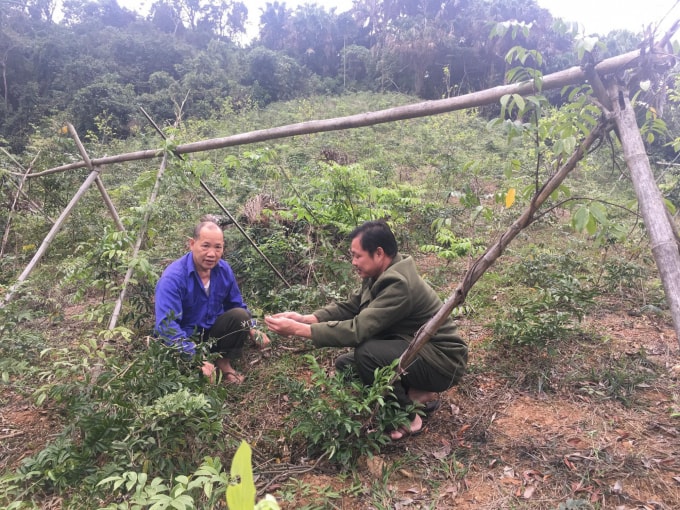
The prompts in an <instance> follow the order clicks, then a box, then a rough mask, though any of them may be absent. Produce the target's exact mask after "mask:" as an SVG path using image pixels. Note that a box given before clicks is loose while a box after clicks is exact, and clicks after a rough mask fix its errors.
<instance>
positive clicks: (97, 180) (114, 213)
mask: <svg viewBox="0 0 680 510" xmlns="http://www.w3.org/2000/svg"><path fill="white" fill-rule="evenodd" d="M66 125H67V127H68V132H69V133H71V136H72V137H73V141H74V142H75V143H76V147H78V152H80V155H81V156H82V158H83V161H85V164H86V166H87V168H88V169H89V170H90V171H92V169H93V167H92V161H90V157H89V156H88V154H87V151H86V150H85V147H84V146H83V144H82V142H81V141H80V137H79V136H78V133H77V132H76V128H74V127H73V124H71V123H70V122H69V123H67V124H66ZM94 182H95V184H96V185H97V188H98V189H99V193H101V196H102V198H103V199H104V203H105V204H106V208H107V209H108V210H109V213H110V214H111V217H112V218H113V221H114V223H115V224H116V227H118V230H119V231H120V232H125V227H124V226H123V222H122V221H121V220H120V216H118V211H116V206H115V205H113V202H112V201H111V197H109V194H108V193H107V192H106V188H105V187H104V183H103V182H102V180H101V177H99V175H97V177H96V178H95V180H94Z"/></svg>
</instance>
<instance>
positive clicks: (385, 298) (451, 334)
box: [311, 254, 467, 381]
mask: <svg viewBox="0 0 680 510" xmlns="http://www.w3.org/2000/svg"><path fill="white" fill-rule="evenodd" d="M441 306H442V301H441V299H439V296H438V295H437V293H436V292H435V291H434V290H433V289H432V287H430V286H429V285H428V284H427V282H425V280H423V279H422V277H421V276H420V275H419V274H418V270H417V269H416V265H415V263H414V261H413V259H412V258H411V257H410V256H402V255H401V254H397V255H396V256H395V257H394V259H393V260H392V263H391V264H390V266H389V267H388V268H387V269H386V270H385V271H384V272H383V273H382V274H381V275H380V276H379V277H378V278H377V279H375V280H373V279H372V278H365V279H364V281H363V282H362V284H361V288H359V289H357V290H356V291H355V292H354V293H353V294H352V296H351V297H350V298H349V299H348V300H347V301H343V302H338V303H333V304H330V305H328V306H326V307H324V308H321V309H320V310H316V311H315V312H314V316H315V317H316V318H317V319H318V320H319V323H318V324H312V325H311V329H312V343H313V344H314V345H315V346H316V347H356V346H357V345H359V344H360V343H361V342H363V341H365V340H367V339H376V338H380V339H386V340H387V339H397V338H401V339H405V340H407V341H409V342H410V341H411V340H412V339H413V337H414V336H415V334H416V332H417V331H418V329H420V327H421V326H422V325H423V324H425V323H426V322H427V321H428V320H429V319H430V318H432V316H434V314H435V313H437V311H438V310H439V309H440V308H441ZM419 356H420V357H421V358H422V359H423V360H424V361H426V362H427V363H428V364H430V365H431V366H432V367H433V368H434V369H435V370H437V372H439V373H441V374H443V375H446V376H451V377H452V379H453V381H457V380H458V379H460V377H461V376H462V375H463V373H464V372H465V366H466V364H467V345H466V344H465V342H464V341H463V339H462V338H461V337H460V336H458V334H457V332H456V326H455V324H454V323H453V320H452V319H451V318H450V317H449V318H448V319H447V320H446V322H444V324H442V326H441V327H440V328H439V330H438V331H437V333H436V334H435V336H433V337H432V338H431V339H430V341H429V342H428V343H427V344H425V346H423V348H422V349H421V351H420V352H419Z"/></svg>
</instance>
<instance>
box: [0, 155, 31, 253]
mask: <svg viewBox="0 0 680 510" xmlns="http://www.w3.org/2000/svg"><path fill="white" fill-rule="evenodd" d="M30 171H31V169H30V168H29V169H28V170H26V172H25V173H24V175H23V176H22V178H21V182H20V183H19V185H18V186H17V191H16V193H15V194H14V198H13V199H12V205H11V206H10V208H9V213H7V223H6V224H5V231H4V232H3V234H2V244H0V257H2V255H3V254H4V253H5V246H6V245H7V241H8V240H9V228H10V226H11V225H12V220H13V219H14V214H15V212H16V205H17V201H18V200H19V195H21V191H22V188H23V187H24V183H25V182H26V176H27V175H28V173H29V172H30Z"/></svg>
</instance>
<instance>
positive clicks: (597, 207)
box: [590, 202, 609, 225]
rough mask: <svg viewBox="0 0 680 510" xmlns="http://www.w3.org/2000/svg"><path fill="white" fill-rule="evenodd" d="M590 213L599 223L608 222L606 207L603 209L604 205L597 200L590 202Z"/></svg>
mask: <svg viewBox="0 0 680 510" xmlns="http://www.w3.org/2000/svg"><path fill="white" fill-rule="evenodd" d="M590 214H591V215H592V216H593V217H594V219H595V220H597V222H598V223H599V224H600V225H607V224H608V223H609V219H608V218H607V209H605V207H604V205H602V204H601V203H599V202H593V203H592V204H590Z"/></svg>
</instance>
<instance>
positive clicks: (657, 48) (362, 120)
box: [19, 23, 680, 371]
mask: <svg viewBox="0 0 680 510" xmlns="http://www.w3.org/2000/svg"><path fill="white" fill-rule="evenodd" d="M677 27H678V23H676V24H675V25H674V26H673V27H672V28H671V29H670V30H669V32H668V33H667V34H666V35H665V36H664V37H663V38H662V39H661V41H660V43H659V44H653V41H648V42H647V43H646V44H645V46H644V47H643V48H641V49H639V50H635V51H632V52H628V53H625V54H623V55H619V56H617V57H613V58H609V59H606V60H603V61H602V62H600V63H598V64H597V65H595V66H592V67H581V66H576V67H572V68H569V69H567V70H564V71H560V72H557V73H553V74H550V75H547V76H544V77H543V78H542V79H541V80H540V83H538V82H536V81H525V82H522V83H517V84H509V85H502V86H498V87H493V88H490V89H487V90H484V91H480V92H474V93H470V94H465V95H461V96H456V97H452V98H447V99H441V100H437V101H426V102H421V103H416V104H411V105H406V106H400V107H395V108H389V109H386V110H381V111H377V112H367V113H362V114H357V115H350V116H346V117H340V118H334V119H326V120H313V121H308V122H302V123H297V124H291V125H287V126H280V127H274V128H270V129H263V130H257V131H252V132H247V133H241V134H237V135H232V136H227V137H223V138H215V139H210V140H203V141H199V142H193V143H188V144H184V145H178V146H176V147H174V148H173V149H172V151H173V153H175V154H177V155H182V154H189V153H194V152H202V151H209V150H215V149H221V148H225V147H232V146H238V145H245V144H251V143H256V142H261V141H266V140H273V139H279V138H287V137H293V136H298V135H303V134H311V133H319V132H326V131H336V130H345V129H352V128H358V127H365V126H371V125H376V124H381V123H387V122H394V121H399V120H406V119H413V118H418V117H425V116H431V115H437V114H442V113H448V112H452V111H456V110H461V109H467V108H473V107H478V106H484V105H489V104H493V103H497V102H498V101H499V100H500V99H501V98H502V97H503V96H507V95H509V94H517V95H529V94H534V93H537V92H540V91H543V90H550V89H556V88H561V87H564V86H566V85H574V84H580V83H583V82H586V81H588V82H590V83H591V85H592V86H593V89H594V90H595V92H596V93H599V97H598V98H599V102H600V103H601V104H600V108H601V109H602V110H603V116H604V117H605V118H607V119H613V124H612V123H606V124H603V125H602V126H601V127H600V128H598V133H595V130H594V131H593V132H591V134H590V135H589V136H588V137H587V138H586V140H585V141H584V142H583V143H582V145H581V146H580V147H579V148H577V150H576V152H575V153H574V154H573V155H572V156H571V157H570V158H569V160H568V162H567V164H565V165H564V166H563V167H562V168H561V169H560V170H559V171H558V173H557V174H556V176H554V177H553V178H552V179H551V180H550V181H548V182H547V183H546V184H545V185H544V187H543V188H542V189H541V190H539V192H538V193H537V195H536V196H535V197H534V199H533V200H532V203H531V205H530V207H529V209H527V211H525V213H524V214H523V215H522V216H521V217H520V218H519V219H518V220H517V221H516V222H515V223H514V224H513V225H512V227H511V228H510V229H509V230H508V231H507V232H506V234H505V235H504V236H503V237H502V238H501V240H500V241H499V242H498V243H496V244H494V245H493V246H492V247H490V248H489V249H488V250H487V252H485V254H484V255H483V256H482V257H481V258H480V259H478V260H477V262H475V264H474V265H473V266H472V268H471V269H470V270H469V271H468V273H467V274H466V275H465V277H464V280H463V282H462V283H461V284H460V285H459V286H458V287H457V288H456V290H455V291H454V293H453V294H452V296H451V297H450V298H449V299H448V300H447V302H446V303H445V305H444V306H443V307H442V308H441V309H440V311H439V312H438V313H437V314H436V315H435V316H434V317H433V318H432V319H431V320H430V321H428V323H427V324H425V325H424V326H423V328H421V330H420V331H419V333H418V334H417V335H416V338H414V341H413V343H412V344H411V347H409V349H408V350H407V351H406V352H405V353H404V355H403V356H402V358H401V359H400V370H402V371H405V370H406V369H407V368H408V365H409V363H410V361H412V360H413V359H415V356H416V355H417V352H418V350H419V348H420V347H422V345H424V343H425V342H427V341H428V340H429V338H431V336H432V335H433V334H434V333H435V332H436V330H437V328H438V327H439V326H440V325H441V323H442V322H443V321H444V320H445V319H446V317H448V316H449V315H450V313H451V311H452V310H453V308H454V307H455V306H457V305H458V304H460V303H462V302H463V300H464V299H465V296H466V295H467V292H468V291H469V289H470V287H471V286H472V285H473V284H474V283H475V282H476V281H477V279H478V278H479V277H481V275H482V274H483V273H484V271H485V270H486V269H488V267H489V266H490V265H491V264H493V262H494V261H495V260H496V259H497V258H498V257H499V256H500V255H501V254H502V252H503V249H504V248H505V247H506V246H507V243H509V242H510V241H511V240H512V239H513V238H514V237H515V236H516V235H517V233H518V232H519V231H521V229H522V228H524V227H525V226H527V225H528V224H529V223H531V221H533V215H534V213H535V212H536V209H537V207H538V206H540V205H541V203H543V201H544V200H545V199H546V198H547V196H549V193H548V192H547V190H548V189H550V188H551V187H552V186H553V185H555V183H557V182H558V181H557V180H556V178H558V176H559V178H561V179H564V178H565V177H566V175H567V174H568V173H569V171H571V169H572V168H573V167H574V166H575V165H576V163H577V162H578V161H579V160H580V159H581V158H582V157H583V155H584V153H585V152H584V151H585V150H586V149H587V147H589V146H590V144H592V143H593V141H594V139H593V136H596V135H598V134H599V135H601V134H602V133H601V130H602V129H609V128H610V127H611V126H612V125H616V126H617V128H618V132H619V135H620V140H621V143H622V145H623V148H624V157H625V159H626V163H627V164H628V165H629V168H630V169H631V174H632V175H633V176H634V177H633V181H634V185H635V191H636V194H637V196H638V201H639V202H640V204H643V203H646V204H649V206H648V207H643V209H642V210H643V219H644V221H645V225H646V226H647V228H648V232H649V235H650V240H651V244H652V252H653V254H654V256H655V259H656V263H657V266H658V267H659V270H660V275H661V279H662V282H663V284H664V288H665V289H666V293H667V299H668V300H669V304H670V309H671V312H672V314H673V322H674V325H675V331H676V335H677V337H678V339H679V341H680V283H679V284H677V285H676V284H674V283H673V282H680V250H678V246H677V244H676V243H675V242H674V240H673V248H670V245H671V243H670V241H669V239H668V231H669V230H673V229H672V227H671V226H670V225H669V215H667V214H666V212H665V206H664V204H663V200H662V199H661V196H660V193H659V191H658V188H656V186H654V187H653V188H654V189H652V187H650V186H648V185H647V183H648V182H649V176H650V175H651V168H650V165H649V160H648V159H647V156H646V154H645V152H644V146H642V148H640V144H641V137H640V133H639V129H638V128H637V124H636V123H635V122H634V120H635V119H634V116H633V115H632V111H633V110H632V108H631V107H630V103H629V102H628V103H626V101H627V98H625V99H624V100H623V104H622V101H621V97H622V96H625V94H624V91H623V90H622V89H621V88H617V86H616V84H617V82H618V81H619V80H620V79H621V77H620V76H618V75H619V74H620V73H622V72H623V71H626V70H630V69H635V70H636V71H637V72H638V73H639V75H640V76H642V75H643V74H644V73H645V72H652V71H653V70H655V69H657V68H662V67H663V68H667V65H668V62H669V59H670V60H673V63H674V58H675V55H674V54H673V50H672V49H670V50H669V49H668V46H669V45H668V41H669V40H670V38H671V37H672V35H673V34H674V33H675V31H676V30H677ZM601 84H607V85H608V86H609V87H610V89H609V90H610V92H611V93H610V95H608V96H604V95H602V94H601V93H600V89H601V87H600V85H601ZM602 105H605V106H602ZM610 108H613V111H610V110H609V109H610ZM604 126H607V127H606V128H605V127H604ZM165 154H166V153H165V150H164V149H149V150H144V151H137V152H133V153H127V154H119V155H116V156H107V157H103V158H98V159H94V160H89V159H87V158H86V156H85V155H83V161H81V162H75V163H70V164H67V165H63V166H60V167H56V168H52V169H49V170H46V171H43V172H37V173H32V174H29V175H28V176H27V177H28V178H36V177H40V176H44V175H49V174H52V173H57V172H63V171H66V170H70V169H75V168H82V167H87V168H90V169H93V170H92V172H91V174H90V176H89V177H88V179H87V180H86V182H85V183H83V186H81V190H79V192H78V193H77V194H76V197H74V200H76V201H77V198H79V196H80V195H81V194H82V193H83V192H84V190H83V187H85V189H86V184H87V186H89V184H91V182H93V181H96V180H97V179H98V172H99V168H101V167H103V166H104V165H109V164H114V163H124V162H127V161H137V160H145V159H153V158H157V157H161V156H163V157H164V156H165ZM652 182H653V176H652ZM70 207H72V206H71V204H69V208H67V210H70ZM662 211H663V213H662ZM65 213H67V211H64V213H62V217H63V216H64V214H65ZM62 217H60V218H59V220H57V224H56V225H55V228H53V231H51V232H50V234H48V238H46V240H45V242H44V243H43V246H41V249H40V250H39V252H41V251H42V252H44V249H46V247H45V245H46V244H49V241H51V239H52V238H53V236H54V235H55V234H56V230H58V228H59V227H60V226H61V223H62V222H63V218H62ZM653 225H661V228H653ZM48 239H49V241H48ZM40 255H42V253H40ZM36 256H38V254H36ZM34 259H35V257H34ZM32 264H33V261H32ZM30 266H31V264H29V267H30ZM662 266H663V267H662ZM28 272H30V270H29V268H27V269H26V270H25V271H24V273H22V275H21V276H20V277H19V283H20V282H21V281H23V279H25V277H26V276H27V274H28ZM284 281H285V280H284Z"/></svg>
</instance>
